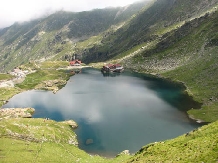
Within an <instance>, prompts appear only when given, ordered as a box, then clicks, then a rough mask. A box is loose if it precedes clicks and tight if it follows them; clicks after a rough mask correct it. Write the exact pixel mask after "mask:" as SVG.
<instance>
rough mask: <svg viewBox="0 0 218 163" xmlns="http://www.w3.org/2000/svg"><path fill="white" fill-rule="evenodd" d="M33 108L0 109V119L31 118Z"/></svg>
mask: <svg viewBox="0 0 218 163" xmlns="http://www.w3.org/2000/svg"><path fill="white" fill-rule="evenodd" d="M34 112H35V109H34V108H2V109H0V119H3V118H32V115H33V113H34Z"/></svg>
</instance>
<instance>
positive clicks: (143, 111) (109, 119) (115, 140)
mask: <svg viewBox="0 0 218 163" xmlns="http://www.w3.org/2000/svg"><path fill="white" fill-rule="evenodd" d="M7 107H33V108H35V109H36V112H35V114H34V117H35V118H37V117H41V118H50V119H53V120H57V121H62V120H68V119H73V120H75V121H76V122H77V123H78V124H79V127H78V129H76V130H75V131H76V134H77V135H78V140H79V144H80V145H79V147H80V148H81V149H83V150H85V151H87V152H89V153H91V154H99V155H102V156H108V157H112V156H115V155H116V154H118V153H120V152H122V151H123V150H126V149H129V150H130V152H131V153H134V152H136V151H138V150H139V149H140V148H141V147H142V146H144V145H146V144H148V143H151V142H155V141H163V140H166V139H170V138H174V137H177V136H179V135H182V134H184V133H186V132H189V131H191V130H193V129H195V128H197V127H199V124H196V123H194V122H193V121H190V119H188V117H187V115H186V113H185V111H186V110H188V109H190V108H192V107H196V104H195V102H193V101H192V100H190V99H189V98H188V97H187V96H185V95H183V94H182V90H181V88H179V87H178V86H176V85H174V84H172V83H168V82H166V81H163V80H161V79H154V78H151V77H147V76H144V75H140V74H137V73H131V72H124V73H121V74H118V75H113V76H104V75H103V74H102V73H101V72H100V71H99V70H95V69H83V70H82V73H80V74H77V75H75V76H72V77H71V78H70V80H69V81H68V83H67V85H66V86H65V87H64V88H63V89H61V90H60V91H58V92H57V93H56V94H53V93H52V92H48V91H35V90H33V91H27V92H23V93H20V94H18V95H16V96H14V97H13V98H11V99H10V100H9V102H8V103H7V104H6V105H5V106H4V108H7Z"/></svg>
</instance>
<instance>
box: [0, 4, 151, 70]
mask: <svg viewBox="0 0 218 163" xmlns="http://www.w3.org/2000/svg"><path fill="white" fill-rule="evenodd" d="M145 4H147V1H142V2H139V3H135V4H132V5H129V6H126V7H118V8H106V9H96V10H92V11H84V12H79V13H72V12H64V11H59V12H57V13H55V14H52V15H50V16H48V17H45V18H41V19H37V20H32V21H30V22H24V23H15V24H14V25H12V26H10V27H8V28H5V29H2V30H0V56H1V59H0V71H1V72H5V71H8V70H11V69H12V68H14V67H15V66H19V65H20V64H23V63H26V62H28V61H30V60H40V59H48V58H53V57H55V56H56V55H58V57H57V59H62V57H64V56H68V55H70V56H72V54H74V53H75V51H76V49H75V47H76V42H78V41H82V40H85V39H87V38H89V37H91V36H96V35H98V34H99V33H101V32H103V31H105V30H107V29H108V28H110V27H111V26H112V25H117V24H120V23H122V22H124V21H126V20H128V19H129V18H130V17H131V16H132V15H134V14H135V13H137V12H138V11H139V10H140V9H141V8H142V7H143V6H144V5H145Z"/></svg>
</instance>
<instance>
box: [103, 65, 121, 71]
mask: <svg viewBox="0 0 218 163" xmlns="http://www.w3.org/2000/svg"><path fill="white" fill-rule="evenodd" d="M123 70H124V68H123V67H122V66H121V65H120V64H107V65H104V66H103V67H102V71H103V72H122V71H123Z"/></svg>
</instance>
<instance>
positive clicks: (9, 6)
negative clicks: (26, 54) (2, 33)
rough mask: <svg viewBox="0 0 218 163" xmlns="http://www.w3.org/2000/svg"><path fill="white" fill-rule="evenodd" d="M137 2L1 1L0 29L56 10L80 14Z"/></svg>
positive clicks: (126, 0) (75, 0) (81, 0)
mask: <svg viewBox="0 0 218 163" xmlns="http://www.w3.org/2000/svg"><path fill="white" fill-rule="evenodd" d="M136 1H139V0H1V2H0V28H4V27H7V26H10V25H12V24H13V23H14V22H23V21H29V20H31V19H35V18H39V17H42V16H44V15H48V14H51V13H54V12H55V11H58V10H65V11H72V12H80V11H87V10H92V9H96V8H106V7H117V6H126V5H128V4H132V3H134V2H136Z"/></svg>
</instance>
